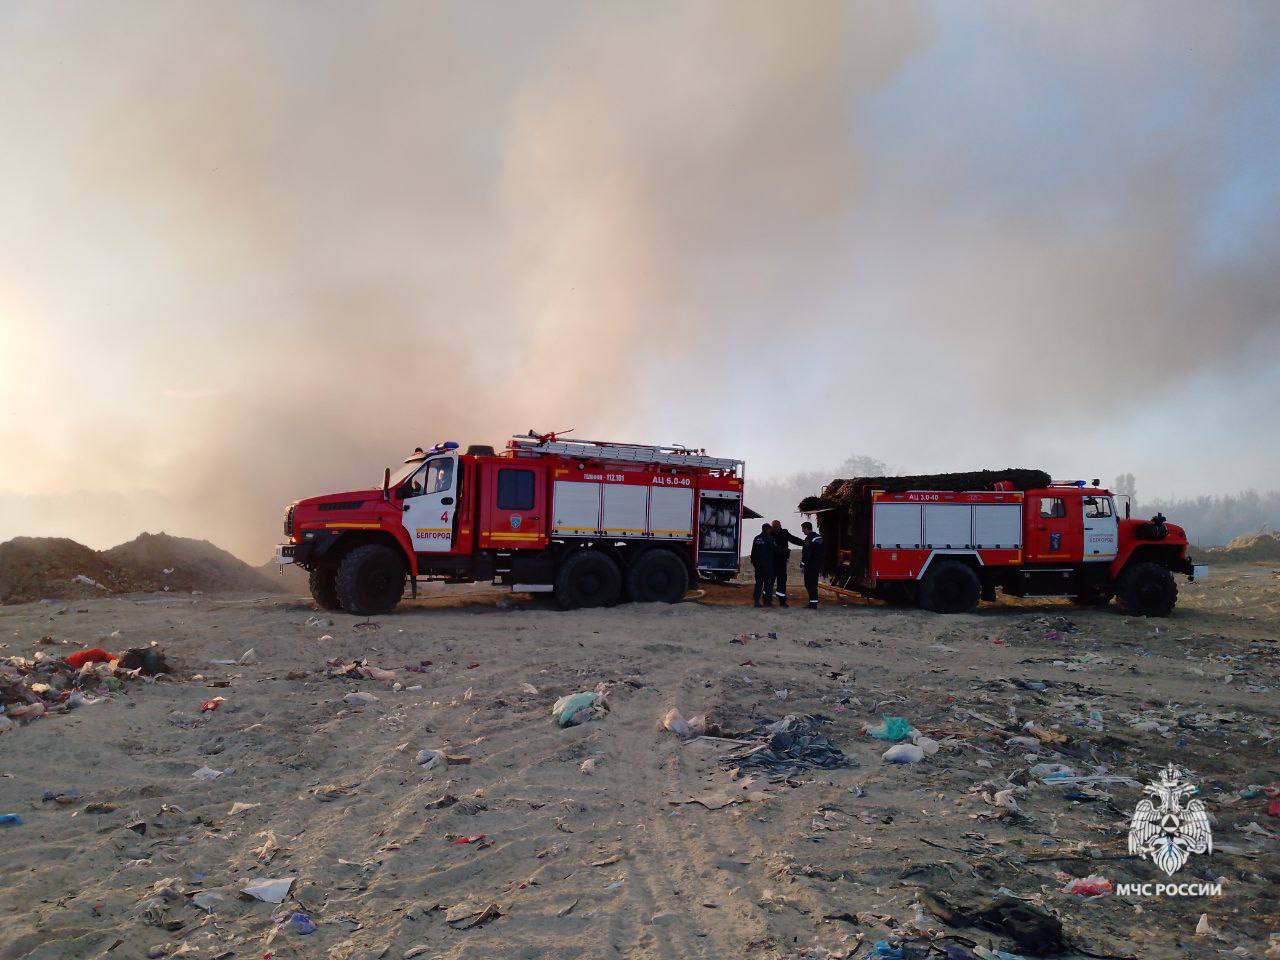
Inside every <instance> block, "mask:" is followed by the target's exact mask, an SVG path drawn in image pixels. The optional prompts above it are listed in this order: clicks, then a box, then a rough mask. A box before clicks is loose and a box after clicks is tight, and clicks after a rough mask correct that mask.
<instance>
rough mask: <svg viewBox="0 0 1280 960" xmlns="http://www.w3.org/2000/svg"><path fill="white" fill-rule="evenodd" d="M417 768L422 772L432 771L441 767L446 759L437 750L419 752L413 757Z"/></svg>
mask: <svg viewBox="0 0 1280 960" xmlns="http://www.w3.org/2000/svg"><path fill="white" fill-rule="evenodd" d="M414 760H416V761H417V763H418V766H420V767H422V768H423V769H424V770H434V769H435V768H436V767H443V766H444V765H445V764H446V763H447V762H448V758H447V757H446V756H445V755H444V753H442V752H441V751H439V750H419V751H418V752H417V754H416V755H415V756H414Z"/></svg>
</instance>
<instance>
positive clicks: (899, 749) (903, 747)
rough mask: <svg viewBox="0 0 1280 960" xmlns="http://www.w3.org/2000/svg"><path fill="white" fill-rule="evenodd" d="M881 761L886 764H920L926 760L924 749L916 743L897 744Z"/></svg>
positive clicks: (884, 754) (883, 755) (887, 751)
mask: <svg viewBox="0 0 1280 960" xmlns="http://www.w3.org/2000/svg"><path fill="white" fill-rule="evenodd" d="M880 759H881V760H883V761H884V762H885V763H919V762H920V761H921V760H923V759H924V748H923V747H920V746H917V745H916V744H914V743H895V744H894V745H893V746H892V747H890V748H889V749H888V750H886V751H885V752H884V753H883V754H882V755H881V757H880Z"/></svg>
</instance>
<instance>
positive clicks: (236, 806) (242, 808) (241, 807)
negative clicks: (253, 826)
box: [227, 800, 262, 817]
mask: <svg viewBox="0 0 1280 960" xmlns="http://www.w3.org/2000/svg"><path fill="white" fill-rule="evenodd" d="M260 806H262V804H260V803H242V802H241V801H239V800H237V801H236V802H235V803H233V804H231V809H230V810H228V811H227V816H229V817H234V816H236V815H237V814H241V813H247V812H248V811H250V810H252V809H253V808H254V807H260Z"/></svg>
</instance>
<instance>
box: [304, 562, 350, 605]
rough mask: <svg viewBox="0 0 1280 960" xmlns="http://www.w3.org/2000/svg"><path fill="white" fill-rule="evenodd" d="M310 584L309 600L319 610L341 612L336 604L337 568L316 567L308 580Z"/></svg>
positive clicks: (337, 603)
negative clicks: (312, 601) (314, 603)
mask: <svg viewBox="0 0 1280 960" xmlns="http://www.w3.org/2000/svg"><path fill="white" fill-rule="evenodd" d="M308 579H309V580H310V584H311V599H312V600H314V601H315V602H316V606H317V607H319V608H320V609H321V610H341V609H342V604H341V603H339V602H338V568H337V567H327V566H326V567H316V568H315V569H314V570H312V571H311V573H310V576H309V578H308Z"/></svg>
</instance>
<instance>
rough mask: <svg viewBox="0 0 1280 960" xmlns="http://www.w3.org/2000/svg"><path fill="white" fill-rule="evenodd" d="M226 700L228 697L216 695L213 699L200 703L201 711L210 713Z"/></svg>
mask: <svg viewBox="0 0 1280 960" xmlns="http://www.w3.org/2000/svg"><path fill="white" fill-rule="evenodd" d="M226 702H227V698H226V697H214V698H213V699H211V700H206V701H205V702H204V703H202V704H200V712H201V713H208V712H209V711H211V710H217V709H218V707H219V706H221V705H222V704H224V703H226Z"/></svg>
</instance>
